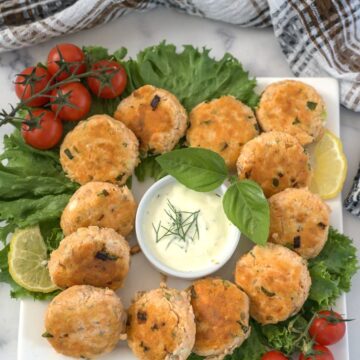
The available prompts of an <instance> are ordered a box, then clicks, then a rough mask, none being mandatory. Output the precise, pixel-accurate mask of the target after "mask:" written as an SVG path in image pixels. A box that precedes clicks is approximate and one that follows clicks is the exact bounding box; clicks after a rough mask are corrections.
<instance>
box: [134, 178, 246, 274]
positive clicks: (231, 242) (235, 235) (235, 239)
mask: <svg viewBox="0 0 360 360" xmlns="http://www.w3.org/2000/svg"><path fill="white" fill-rule="evenodd" d="M173 182H177V180H176V179H175V178H173V177H172V176H169V175H168V176H166V177H164V178H162V179H161V180H159V181H157V182H156V183H154V184H153V185H152V186H151V187H150V188H149V189H148V190H147V191H146V192H145V194H144V195H143V197H142V199H141V201H140V203H139V206H138V210H137V213H136V220H135V230H136V236H137V240H138V243H139V246H140V248H141V250H142V252H143V253H144V255H145V257H146V258H147V259H148V260H149V261H150V263H151V264H152V265H153V266H154V267H155V268H156V269H158V270H159V271H160V272H162V273H163V274H166V275H170V276H174V277H177V278H183V279H197V278H201V277H204V276H207V275H210V274H212V273H214V272H215V271H217V270H219V269H220V268H221V267H222V266H223V265H224V264H225V263H226V262H227V261H228V260H229V259H230V258H231V256H232V254H233V253H234V251H235V249H236V248H237V246H238V243H239V240H240V231H239V229H238V228H237V227H236V226H234V225H233V224H231V227H230V231H229V234H228V239H227V240H228V241H227V242H226V246H225V249H224V251H223V253H222V256H221V257H220V258H219V259H218V261H217V263H216V264H215V263H214V264H210V265H208V266H207V267H205V268H203V269H200V270H196V271H191V270H189V271H180V270H176V269H174V268H172V267H170V266H168V265H166V264H164V263H163V262H162V261H161V260H160V259H159V258H158V257H157V256H156V254H155V253H154V251H153V250H152V249H151V247H150V246H149V243H148V239H147V236H146V234H145V233H144V229H143V226H142V225H143V219H144V215H145V213H146V210H147V208H148V206H149V203H150V201H151V200H152V199H153V198H154V196H155V195H156V194H157V193H158V191H159V190H161V189H162V188H163V187H165V186H167V185H169V184H171V183H173ZM226 190H227V186H226V185H224V184H223V185H221V186H220V187H219V188H217V189H216V190H214V191H213V192H216V193H217V194H220V195H224V194H225V192H226Z"/></svg>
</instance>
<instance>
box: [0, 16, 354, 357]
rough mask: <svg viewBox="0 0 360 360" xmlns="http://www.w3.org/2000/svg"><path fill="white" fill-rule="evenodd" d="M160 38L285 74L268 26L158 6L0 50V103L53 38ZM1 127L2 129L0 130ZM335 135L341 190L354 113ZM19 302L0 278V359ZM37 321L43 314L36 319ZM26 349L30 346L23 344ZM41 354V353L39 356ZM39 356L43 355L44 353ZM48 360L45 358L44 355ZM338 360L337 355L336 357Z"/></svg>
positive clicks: (254, 69) (11, 341)
mask: <svg viewBox="0 0 360 360" xmlns="http://www.w3.org/2000/svg"><path fill="white" fill-rule="evenodd" d="M164 39H166V40H167V41H168V42H173V43H177V44H189V43H191V44H194V45H196V46H199V47H202V46H206V47H208V48H212V49H214V50H213V51H212V54H213V55H214V56H217V57H220V56H222V55H223V54H224V52H226V51H229V52H231V53H232V54H233V55H235V56H236V57H237V58H239V60H240V61H241V62H242V64H243V66H244V68H245V69H246V70H248V71H249V72H250V74H251V75H252V76H279V77H281V76H291V75H292V74H291V72H290V70H289V67H288V65H287V63H286V61H285V59H284V57H283V55H282V53H281V50H280V46H279V45H278V43H277V41H276V39H275V37H274V35H273V32H272V29H270V28H269V29H241V28H238V27H236V26H233V25H227V24H224V23H220V22H215V21H210V20H206V19H200V18H197V17H190V16H186V15H183V14H179V13H177V12H174V11H170V10H166V9H162V10H156V11H151V12H148V13H138V14H131V15H128V16H127V17H125V18H122V19H119V20H117V21H115V22H112V23H111V24H108V25H105V26H102V27H100V28H97V29H91V30H88V31H84V32H82V33H78V34H74V35H71V36H64V37H63V38H61V39H58V40H56V39H55V40H52V41H50V42H48V43H45V44H42V45H39V46H35V47H32V48H28V49H23V50H20V51H15V52H12V53H8V54H1V55H0V84H1V95H0V107H4V106H6V105H7V104H9V103H14V102H15V101H16V96H15V94H14V92H13V85H12V83H11V81H13V80H14V79H13V77H14V75H15V74H16V73H18V72H20V71H21V70H22V69H23V68H24V67H26V66H30V65H32V64H33V63H34V62H36V61H40V60H42V61H44V60H45V58H46V55H47V52H48V51H49V49H50V48H51V47H52V46H53V45H54V44H55V43H57V42H59V41H62V42H65V41H67V42H75V43H77V44H79V45H90V44H99V45H102V46H105V47H108V48H110V49H111V50H115V49H116V48H119V47H121V46H126V47H127V48H128V50H129V54H130V55H131V56H134V55H135V54H136V53H137V51H139V50H141V49H142V48H144V47H145V46H148V45H151V44H156V43H158V42H160V41H162V40H164ZM0 132H1V133H3V132H2V131H0ZM341 136H342V140H343V144H344V150H345V153H346V155H347V158H348V162H349V171H348V178H347V180H346V184H345V187H344V192H343V195H346V194H347V192H348V191H349V189H350V187H351V184H352V179H353V177H354V176H355V174H356V171H357V166H358V164H359V162H360V141H359V138H360V114H356V113H354V112H351V111H348V110H346V109H344V108H342V109H341ZM344 231H345V233H346V234H348V235H350V236H351V237H352V238H353V239H354V240H355V244H356V246H357V247H358V249H359V250H360V221H359V219H356V218H354V217H352V216H351V215H349V214H347V213H345V212H344ZM359 303H360V273H359V274H357V275H356V276H355V278H354V281H353V288H352V291H351V293H350V294H348V296H347V306H348V316H349V318H356V319H358V320H357V321H354V322H351V323H349V340H350V359H351V360H358V359H360V342H359V341H358V336H359V335H358V334H359V333H360V310H359V305H358V304H359ZM18 319H19V303H18V302H17V301H15V300H13V299H10V296H9V288H8V286H7V285H4V284H0V359H1V360H2V359H4V360H5V359H6V360H15V359H16V346H17V329H18ZM38 321H41V322H42V321H43V319H38ZM29 351H31V349H29ZM39 360H43V359H39ZM44 360H45V359H44ZM47 360H48V359H47ZM337 360H341V359H337Z"/></svg>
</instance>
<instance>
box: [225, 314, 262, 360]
mask: <svg viewBox="0 0 360 360" xmlns="http://www.w3.org/2000/svg"><path fill="white" fill-rule="evenodd" d="M250 324H251V333H250V336H249V337H248V338H247V339H246V340H245V341H244V343H243V344H242V345H241V346H239V347H238V348H237V349H235V351H234V352H233V354H232V355H227V356H226V357H225V359H224V360H261V356H262V355H263V354H264V353H265V352H266V347H265V345H264V339H263V336H262V334H261V331H260V329H261V327H260V325H259V324H257V323H256V322H255V321H250Z"/></svg>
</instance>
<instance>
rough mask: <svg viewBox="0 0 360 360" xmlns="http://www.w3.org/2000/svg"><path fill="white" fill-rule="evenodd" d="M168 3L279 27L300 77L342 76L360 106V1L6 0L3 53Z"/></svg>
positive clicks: (354, 105)
mask: <svg viewBox="0 0 360 360" xmlns="http://www.w3.org/2000/svg"><path fill="white" fill-rule="evenodd" d="M157 6H166V7H171V8H175V9H177V10H180V11H183V12H186V13H188V14H191V15H197V16H201V17H207V18H211V19H215V20H220V21H224V22H228V23H232V24H236V25H238V26H246V27H249V26H254V27H266V26H271V25H272V26H273V29H274V33H275V36H276V37H277V39H278V41H279V43H280V45H281V48H282V50H283V53H284V55H285V56H286V59H287V61H288V63H289V65H290V67H291V69H292V71H293V73H294V74H295V75H297V76H331V77H334V78H336V79H338V80H339V81H340V85H341V87H340V89H341V102H342V104H343V105H345V106H346V107H347V108H349V109H352V110H355V111H360V1H359V0H269V1H266V0H168V1H166V0H32V1H28V0H1V1H0V52H4V51H9V50H13V49H18V48H21V47H24V46H29V45H33V44H37V43H40V42H43V41H46V40H48V39H50V38H54V37H56V36H59V35H64V34H68V33H74V32H77V31H80V30H82V29H88V28H92V27H94V26H97V25H100V24H103V23H106V22H109V21H111V20H113V19H115V18H119V17H121V16H123V15H125V14H126V13H128V12H130V11H133V10H135V9H136V10H142V11H145V10H149V9H153V8H155V7H157Z"/></svg>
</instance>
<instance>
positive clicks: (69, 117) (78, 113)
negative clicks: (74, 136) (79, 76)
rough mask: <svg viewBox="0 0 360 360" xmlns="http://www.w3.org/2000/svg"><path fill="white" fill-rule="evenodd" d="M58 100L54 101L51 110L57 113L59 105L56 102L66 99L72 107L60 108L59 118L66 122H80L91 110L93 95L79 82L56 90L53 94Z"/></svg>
mask: <svg viewBox="0 0 360 360" xmlns="http://www.w3.org/2000/svg"><path fill="white" fill-rule="evenodd" d="M52 95H53V96H56V99H52V102H53V103H52V104H51V110H52V111H54V112H55V113H56V112H57V111H58V107H59V105H58V104H57V103H56V101H59V99H60V98H61V97H64V98H65V99H66V101H67V103H71V104H72V106H69V105H64V106H61V107H60V111H59V113H58V116H59V118H60V119H61V120H65V121H78V120H81V119H83V118H84V117H85V116H86V114H87V113H88V112H89V110H90V106H91V95H90V93H89V91H88V89H87V88H86V87H85V86H84V85H82V84H80V83H77V82H74V83H69V84H65V85H62V86H60V87H59V88H57V89H54V90H53V92H52Z"/></svg>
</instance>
